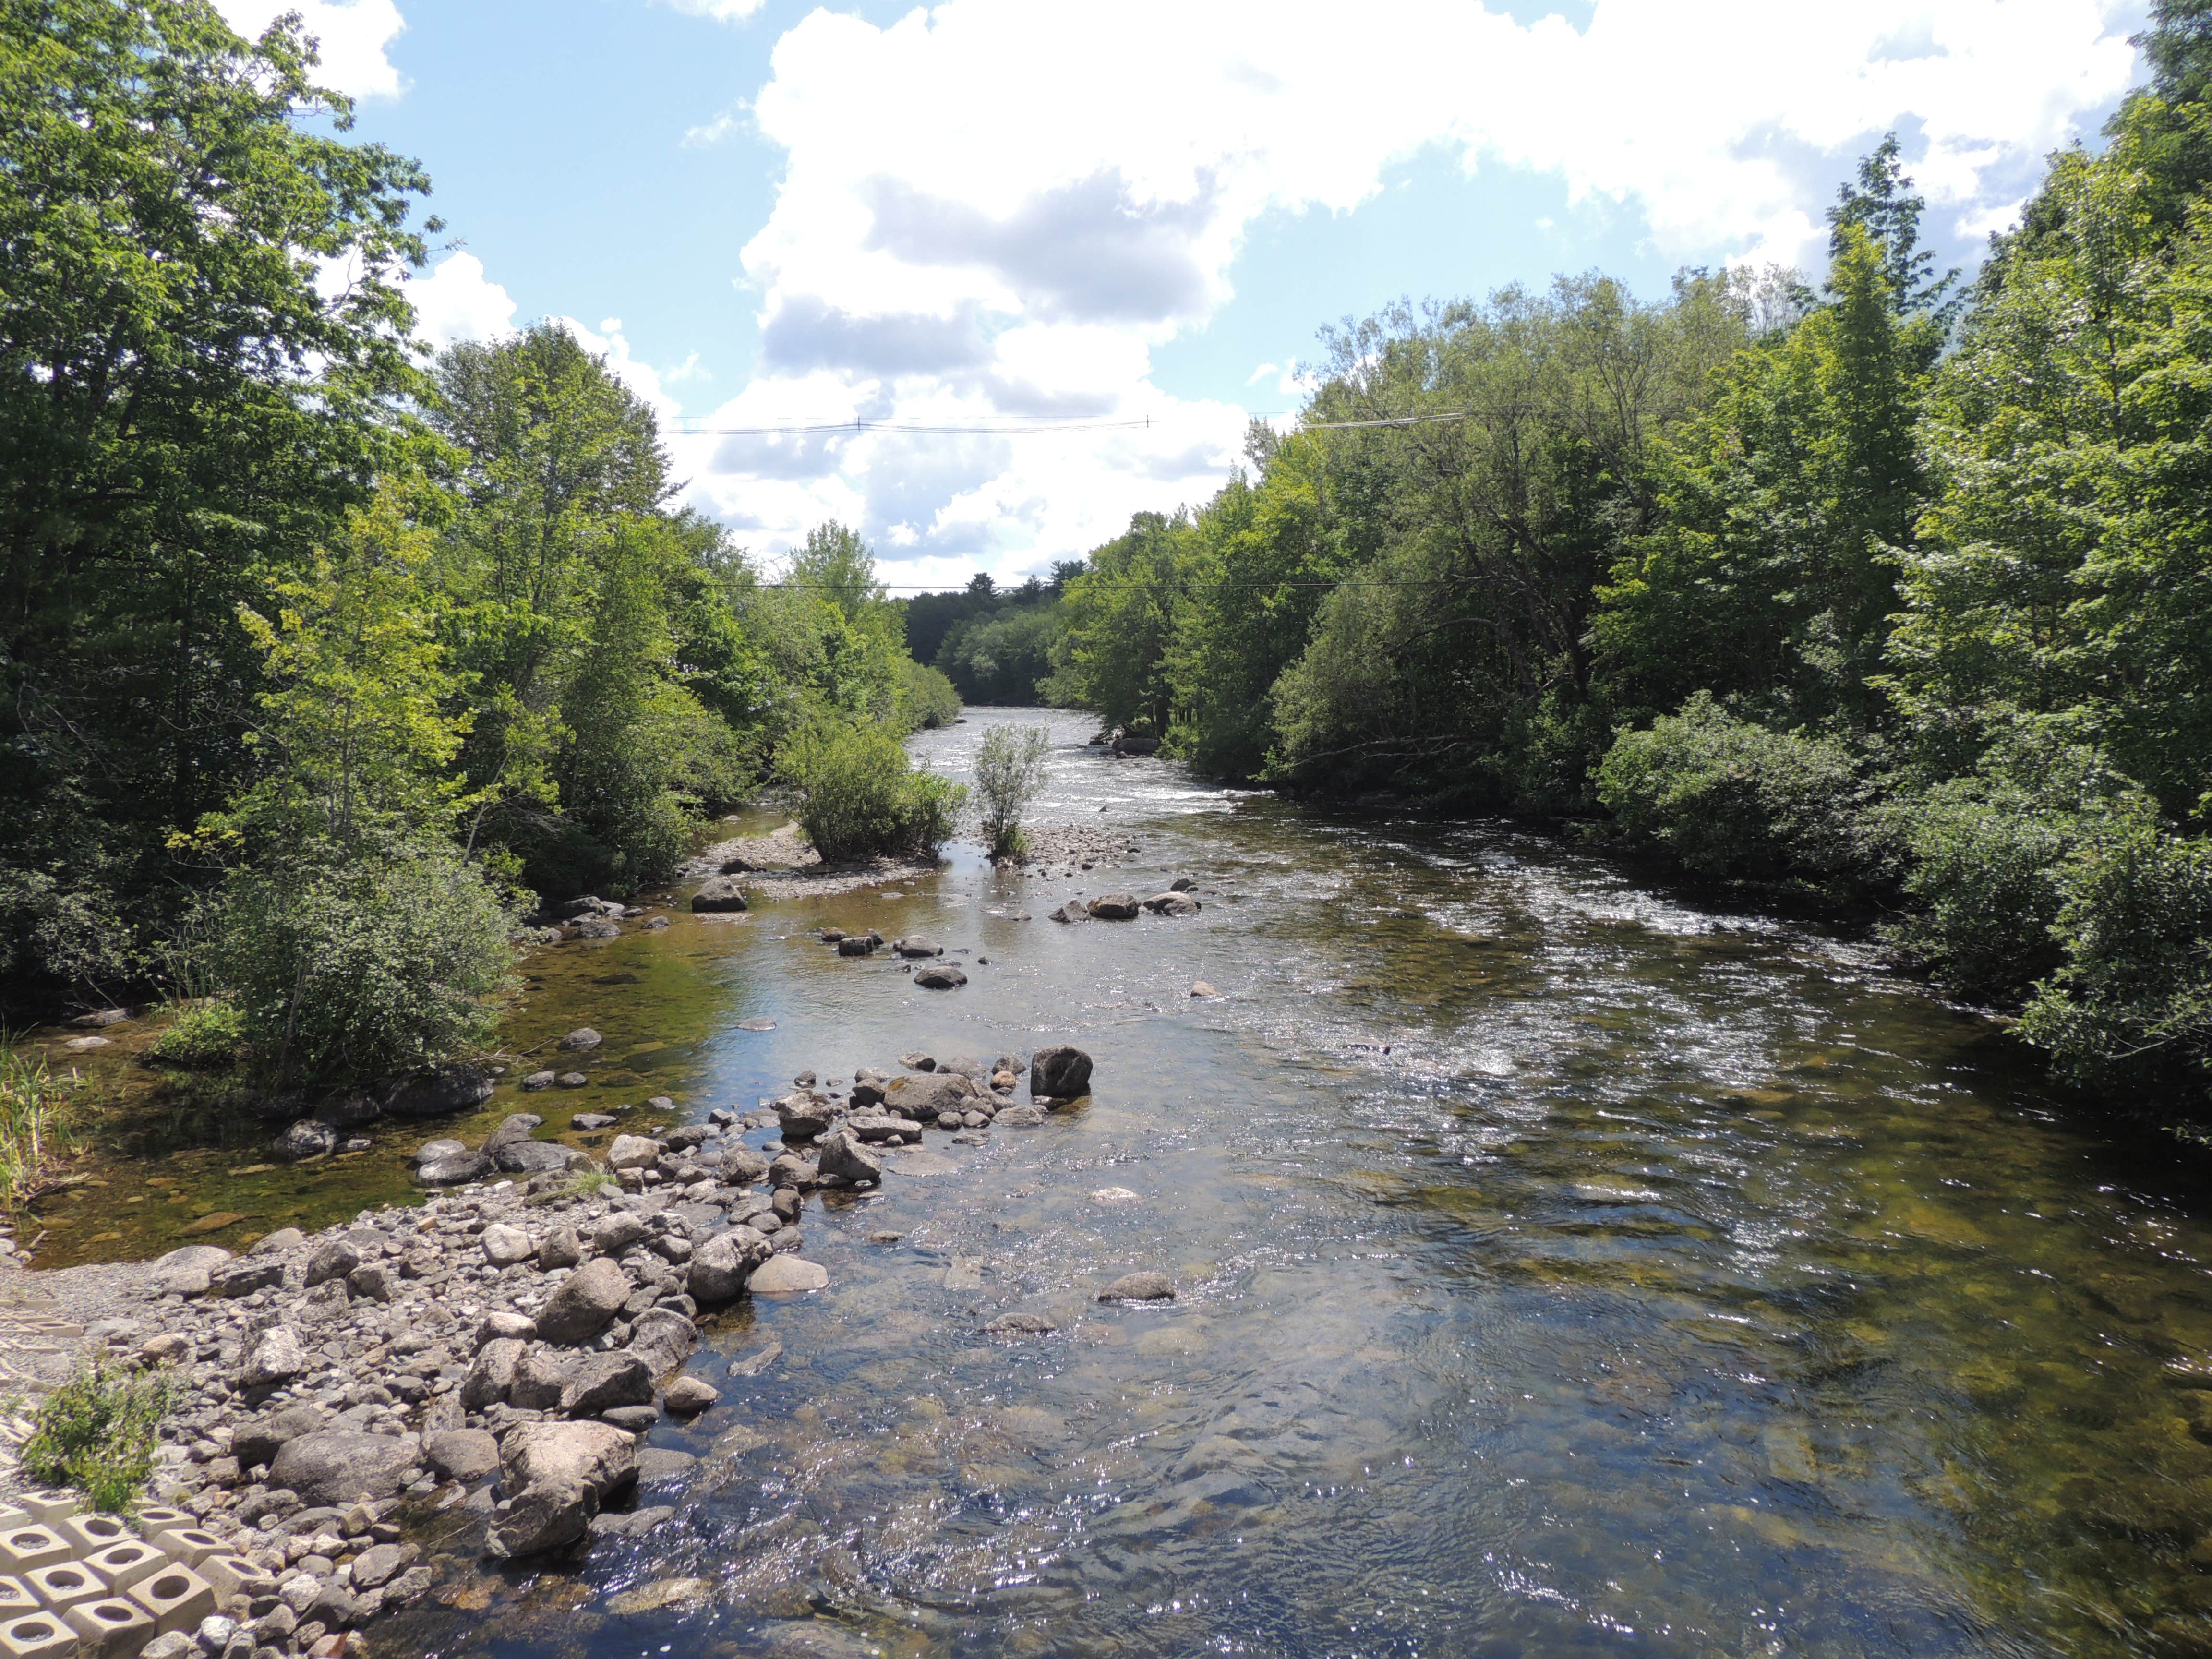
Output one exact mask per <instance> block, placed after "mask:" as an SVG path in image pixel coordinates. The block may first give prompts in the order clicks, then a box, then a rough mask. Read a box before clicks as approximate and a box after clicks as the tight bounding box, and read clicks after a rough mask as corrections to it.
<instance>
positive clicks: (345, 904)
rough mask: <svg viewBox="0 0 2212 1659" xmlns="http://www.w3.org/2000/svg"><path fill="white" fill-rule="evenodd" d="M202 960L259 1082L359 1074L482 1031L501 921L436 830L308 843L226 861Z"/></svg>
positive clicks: (490, 897)
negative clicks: (228, 992) (225, 991)
mask: <svg viewBox="0 0 2212 1659" xmlns="http://www.w3.org/2000/svg"><path fill="white" fill-rule="evenodd" d="M216 927H217V932H216V939H215V942H214V945H213V951H212V966H213V968H214V970H215V973H216V977H217V978H218V980H219V981H220V982H221V983H222V984H224V985H226V986H228V987H232V989H233V991H234V995H235V997H236V1000H237V1004H238V1008H239V1012H240V1018H241V1019H242V1021H243V1023H244V1026H245V1033H246V1043H247V1046H248V1048H250V1050H251V1052H252V1060H253V1063H254V1065H255V1066H256V1068H257V1069H258V1071H259V1072H260V1073H263V1074H264V1076H265V1077H266V1078H267V1079H270V1081H271V1082H272V1083H274V1084H276V1085H280V1086H282V1085H295V1084H301V1083H316V1084H344V1083H356V1084H358V1083H367V1082H370V1081H374V1079H379V1078H383V1077H390V1076H395V1075H399V1074H403V1073H408V1072H411V1071H414V1070H415V1069H416V1068H417V1067H418V1066H423V1065H425V1064H427V1063H428V1062H430V1061H433V1060H439V1059H442V1058H444V1057H446V1056H447V1055H451V1054H459V1053H465V1052H467V1051H469V1050H470V1049H471V1048H477V1047H479V1046H481V1045H483V1043H485V1042H488V1041H489V1037H490V1035H491V1032H492V1030H493V1029H494V1026H495V1023H496V1018H497V1013H498V1008H499V1004H500V1002H501V1000H503V998H504V997H505V996H506V995H507V993H508V991H509V990H510V988H511V984H510V981H511V974H510V969H511V965H512V963H513V947H512V946H511V945H509V944H508V939H509V936H510V934H511V933H512V932H513V916H512V915H511V913H510V911H509V909H508V908H507V905H506V904H504V903H503V902H501V897H500V896H499V895H498V894H497V893H496V892H495V891H494V890H492V888H491V886H490V885H489V884H488V882H487V881H486V879H485V877H484V873H483V871H482V869H481V868H480V867H478V866H476V865H475V864H473V863H471V861H470V860H466V859H465V858H464V857H462V856H461V855H460V854H459V852H458V851H456V850H455V849H454V848H453V846H452V845H451V843H449V842H444V841H441V840H412V839H408V838H405V837H402V836H375V837H369V838H365V839H364V840H363V841H362V842H357V843H356V844H354V845H352V846H349V847H342V846H339V845H337V844H336V843H333V842H327V841H320V840H316V841H307V842H301V843H300V844H298V845H296V846H295V847H292V848H287V849H284V850H283V851H282V852H281V853H272V854H270V855H268V856H265V857H264V858H262V859H259V860H256V861H255V862H254V863H252V864H251V865H248V866H243V867H241V868H240V869H237V870H234V871H233V872H231V874H230V876H229V878H228V880H227V881H226V882H225V884H224V885H223V887H222V891H221V893H220V895H219V898H218V920H217V924H216Z"/></svg>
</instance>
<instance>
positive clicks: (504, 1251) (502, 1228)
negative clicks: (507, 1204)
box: [477, 1221, 538, 1267]
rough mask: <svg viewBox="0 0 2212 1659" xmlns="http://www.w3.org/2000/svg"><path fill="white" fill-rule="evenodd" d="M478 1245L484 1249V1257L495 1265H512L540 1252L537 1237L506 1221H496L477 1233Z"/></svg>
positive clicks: (527, 1259)
mask: <svg viewBox="0 0 2212 1659" xmlns="http://www.w3.org/2000/svg"><path fill="white" fill-rule="evenodd" d="M477 1248H479V1249H482V1250H483V1259H484V1260H485V1261H488V1262H489V1263H490V1264H491V1265H492V1266H493V1267H513V1266H514V1264H515V1263H516V1262H518V1261H529V1260H530V1259H531V1257H532V1256H534V1255H537V1254H538V1241H537V1240H536V1239H534V1238H532V1237H531V1236H530V1235H529V1234H528V1233H526V1232H525V1231H522V1229H521V1228H520V1227H511V1226H509V1225H507V1223H506V1222H504V1221H495V1222H494V1223H493V1224H492V1225H490V1226H489V1227H487V1228H485V1229H484V1230H483V1232H481V1233H479V1234H478V1235H477Z"/></svg>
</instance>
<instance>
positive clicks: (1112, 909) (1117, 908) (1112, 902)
mask: <svg viewBox="0 0 2212 1659" xmlns="http://www.w3.org/2000/svg"><path fill="white" fill-rule="evenodd" d="M1088 908H1089V909H1090V912H1091V920H1092V921H1135V920H1136V919H1137V896H1136V895H1135V894H1134V893H1101V894H1100V895H1099V896H1097V898H1095V899H1093V900H1091V903H1090V906H1089V907H1088Z"/></svg>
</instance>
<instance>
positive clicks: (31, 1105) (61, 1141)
mask: <svg viewBox="0 0 2212 1659" xmlns="http://www.w3.org/2000/svg"><path fill="white" fill-rule="evenodd" d="M71 1092H72V1084H71V1082H70V1080H69V1079H57V1078H56V1077H55V1076H54V1074H53V1073H52V1070H51V1069H50V1068H49V1067H48V1066H47V1065H46V1061H45V1060H41V1059H40V1058H39V1056H37V1055H36V1054H26V1053H24V1052H23V1051H22V1050H21V1048H16V1047H15V1046H13V1045H12V1044H11V1043H9V1042H8V1040H7V1037H6V1036H5V1034H4V1033H0V1208H7V1209H13V1208H14V1207H15V1206H16V1205H18V1204H20V1203H21V1202H22V1201H23V1200H25V1199H27V1198H28V1197H29V1196H30V1195H31V1194H33V1193H34V1192H36V1191H37V1190H38V1188H39V1184H40V1182H41V1181H42V1180H44V1179H45V1177H46V1173H47V1171H48V1170H52V1168H53V1166H54V1165H55V1164H58V1163H59V1162H61V1161H62V1160H63V1159H64V1158H67V1157H68V1156H69V1155H70V1153H71V1152H74V1151H75V1150H76V1134H75V1132H74V1129H73V1127H72V1125H71V1121H70V1120H71V1116H72V1114H71V1113H70V1094H71Z"/></svg>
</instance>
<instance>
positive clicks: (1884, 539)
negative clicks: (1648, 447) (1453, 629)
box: [1590, 221, 1942, 729]
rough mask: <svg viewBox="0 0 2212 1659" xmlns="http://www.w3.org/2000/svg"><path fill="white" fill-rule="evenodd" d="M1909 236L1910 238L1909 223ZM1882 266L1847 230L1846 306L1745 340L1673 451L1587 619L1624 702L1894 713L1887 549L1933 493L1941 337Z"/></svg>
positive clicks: (1662, 453) (1605, 680) (1636, 710)
mask: <svg viewBox="0 0 2212 1659" xmlns="http://www.w3.org/2000/svg"><path fill="white" fill-rule="evenodd" d="M1898 234H1899V235H1900V236H1902V237H1903V238H1904V239H1905V242H1906V245H1907V246H1910V236H1911V226H1910V222H1909V221H1908V222H1907V223H1906V224H1905V227H1904V228H1903V229H1902V230H1901V231H1899V233H1898ZM1885 264H1886V261H1885V258H1884V255H1883V253H1882V251H1881V248H1880V247H1879V246H1877V245H1876V244H1875V242H1874V241H1873V240H1871V239H1869V237H1868V236H1867V235H1866V234H1865V233H1864V232H1863V230H1861V229H1860V228H1858V226H1857V225H1856V224H1844V225H1841V226H1839V227H1838V231H1837V257H1836V262H1835V264H1834V267H1833V269H1832V271H1831V274H1830V276H1829V289H1830V292H1831V293H1832V295H1833V296H1834V297H1833V303H1832V304H1830V305H1828V306H1826V307H1822V308H1820V310H1818V311H1815V312H1814V313H1812V314H1811V315H1810V316H1808V317H1807V318H1806V319H1804V320H1803V321H1802V322H1801V323H1799V324H1798V325H1796V327H1795V328H1794V329H1792V330H1790V331H1789V332H1788V333H1787V335H1785V336H1784V337H1781V338H1779V339H1775V340H1771V341H1767V342H1763V343H1759V344H1758V345H1756V346H1753V347H1752V348H1750V349H1747V350H1744V351H1742V352H1740V353H1738V354H1737V355H1736V356H1735V358H1734V359H1733V360H1732V361H1731V362H1729V363H1728V364H1726V365H1725V366H1724V367H1723V368H1721V369H1720V370H1719V372H1718V373H1717V374H1715V375H1714V377H1713V380H1712V383H1711V386H1712V392H1713V394H1714V395H1713V399H1712V403H1711V406H1710V407H1709V408H1708V409H1706V410H1704V411H1703V412H1702V413H1700V414H1699V416H1696V417H1695V418H1694V419H1692V420H1691V421H1689V422H1686V423H1685V425H1684V426H1683V427H1682V428H1681V429H1680V431H1679V432H1678V433H1676V434H1674V435H1673V437H1672V438H1671V440H1670V441H1667V442H1665V443H1663V444H1662V445H1661V446H1660V447H1659V448H1658V451H1657V453H1656V456H1655V460H1654V466H1653V476H1654V478H1655V481H1656V484H1657V489H1658V497H1659V499H1658V508H1659V511H1658V513H1657V516H1656V523H1655V525H1654V527H1653V528H1652V529H1651V530H1650V532H1648V533H1647V534H1644V535H1642V536H1639V537H1637V538H1632V540H1631V541H1630V543H1629V556H1628V557H1627V558H1626V559H1624V560H1623V561H1621V562H1620V563H1619V564H1618V565H1616V566H1615V567H1614V568H1613V579H1612V581H1611V583H1610V585H1608V586H1604V587H1601V589H1600V590H1599V592H1598V598H1599V600H1600V605H1601V608H1600V609H1599V611H1598V612H1597V614H1596V616H1595V617H1594V618H1593V619H1592V623H1591V629H1590V638H1591V641H1592V644H1593V646H1594V647H1595V651H1596V653H1597V659H1598V662H1597V671H1596V672H1597V681H1598V686H1599V690H1600V694H1601V698H1602V699H1603V701H1604V702H1606V703H1607V705H1608V707H1609V708H1611V710H1612V711H1613V715H1614V718H1616V719H1626V720H1648V719H1649V718H1650V717H1651V716H1652V715H1653V714H1657V713H1660V712H1662V711H1663V710H1666V709H1668V708H1675V707H1677V706H1678V705H1680V703H1681V702H1682V701H1683V699H1685V698H1686V697H1687V696H1690V695H1691V694H1692V692H1693V691H1697V690H1701V689H1702V690H1710V691H1711V692H1713V693H1714V694H1715V695H1717V696H1721V697H1723V698H1725V699H1727V700H1729V702H1731V703H1732V704H1735V705H1739V706H1741V707H1743V708H1747V709H1749V708H1756V709H1757V710H1758V711H1759V713H1760V714H1761V716H1762V717H1763V718H1765V719H1766V720H1768V721H1769V722H1770V723H1771V724H1773V725H1775V726H1778V727H1782V728H1787V727H1790V726H1797V725H1802V724H1804V723H1807V722H1820V721H1840V722H1843V723H1844V724H1846V725H1848V726H1855V727H1858V728H1862V729H1864V728H1869V727H1873V726H1880V725H1881V724H1882V723H1884V721H1885V720H1887V703H1886V702H1885V701H1884V699H1883V697H1882V696H1881V691H1880V690H1879V689H1878V688H1876V687H1875V686H1874V685H1873V684H1871V682H1872V681H1873V680H1874V679H1875V678H1878V677H1879V675H1880V673H1881V670H1882V667H1883V661H1882V653H1883V650H1884V647H1886V645H1887V641H1888V638H1889V633H1890V628H1891V623H1890V617H1891V613H1892V612H1893V611H1896V609H1897V608H1898V599H1897V582H1896V571H1895V566H1894V558H1893V552H1892V550H1893V549H1896V548H1900V547H1905V546H1907V545H1909V544H1911V539H1912V536H1913V526H1914V522H1915V520H1916V519H1917V517H1918V515H1919V513H1920V511H1921V509H1922V507H1923V505H1924V502H1925V500H1926V489H1925V487H1924V485H1923V482H1922V479H1921V476H1920V467H1919V462H1918V460H1917V457H1916V455H1915V453H1914V441H1915V427H1914V422H1915V420H1916V417H1917V414H1918V411H1919V408H1920V405H1921V404H1922V402H1923V399H1924V398H1925V397H1926V395H1927V385H1928V379H1929V371H1930V369H1931V368H1932V367H1933V365H1934V362H1935V358H1936V349H1937V348H1938V346H1939V345H1940V344H1941V343H1942V330H1941V328H1940V327H1939V326H1938V325H1936V323H1934V322H1932V321H1930V320H1929V319H1925V318H1917V319H1916V318H1911V317H1908V316H1906V315H1905V314H1904V313H1903V312H1902V311H1901V310H1900V307H1901V306H1904V305H1906V304H1909V303H1911V296H1909V295H1905V294H1903V293H1902V292H1901V291H1900V290H1899V289H1896V288H1894V287H1893V286H1892V283H1891V281H1890V278H1889V275H1888V274H1887V272H1886V271H1885ZM1905 264H1906V265H1907V266H1910V265H1911V261H1910V260H1907V261H1905ZM1902 274H1904V275H1905V276H1911V270H1909V269H1908V270H1905V271H1903V273H1902Z"/></svg>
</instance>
